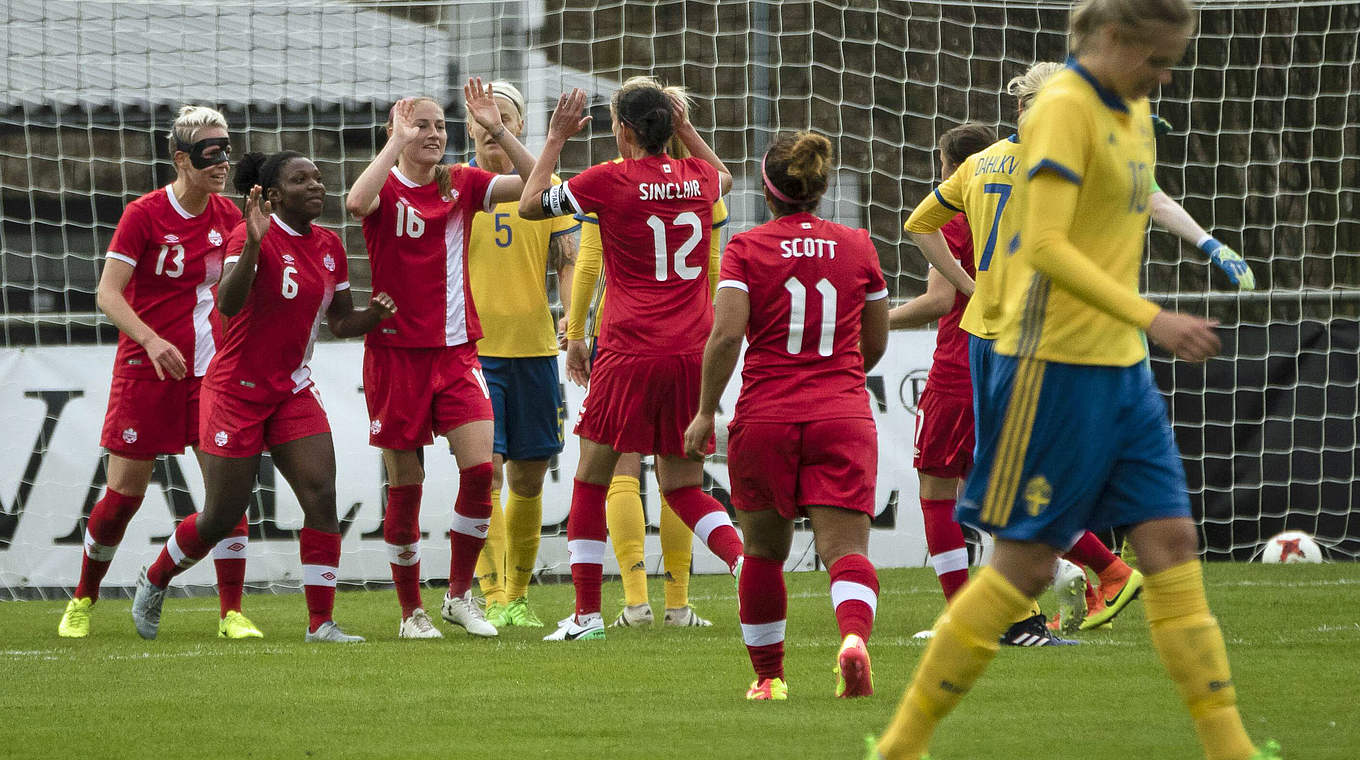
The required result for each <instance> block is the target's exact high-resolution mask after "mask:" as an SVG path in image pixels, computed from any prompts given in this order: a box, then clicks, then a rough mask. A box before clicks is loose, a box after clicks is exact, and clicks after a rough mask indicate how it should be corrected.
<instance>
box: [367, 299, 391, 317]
mask: <svg viewBox="0 0 1360 760" xmlns="http://www.w3.org/2000/svg"><path fill="white" fill-rule="evenodd" d="M368 310H369V311H371V312H373V313H374V314H377V315H378V319H387V318H388V317H390V316H392V315H393V314H396V313H397V303H396V301H393V300H392V296H389V295H387V294H386V293H374V294H373V297H372V298H371V299H369V301H368Z"/></svg>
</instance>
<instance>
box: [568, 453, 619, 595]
mask: <svg viewBox="0 0 1360 760" xmlns="http://www.w3.org/2000/svg"><path fill="white" fill-rule="evenodd" d="M608 494H609V486H607V485H596V484H595V483H585V482H582V481H581V480H579V479H578V480H575V481H574V483H573V485H572V489H571V512H570V513H569V514H568V516H567V553H568V555H570V557H571V582H572V585H574V586H575V587H576V617H577V619H578V620H579V619H580V618H581V617H582V616H584V615H594V614H597V613H599V611H600V585H601V584H602V583H603V578H604V542H605V538H607V537H608V533H609V531H608V529H607V528H606V527H605V509H604V502H605V497H606V496H607V495H608Z"/></svg>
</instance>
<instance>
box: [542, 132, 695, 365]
mask: <svg viewBox="0 0 1360 760" xmlns="http://www.w3.org/2000/svg"><path fill="white" fill-rule="evenodd" d="M564 187H565V188H566V194H567V196H568V197H569V198H571V201H572V205H574V206H575V207H576V210H577V211H580V212H581V213H591V212H593V213H595V214H596V216H598V217H599V220H600V242H601V248H602V252H603V256H604V275H605V281H606V282H608V283H609V298H607V299H605V302H604V312H603V314H602V315H601V318H600V322H601V327H600V337H599V339H598V341H597V345H598V346H599V347H600V348H602V349H608V350H610V351H615V352H618V353H621V354H633V355H643V356H665V355H678V354H694V353H701V352H702V351H703V350H704V341H706V340H708V332H709V330H710V329H712V327H713V299H712V297H711V296H710V295H709V285H708V245H709V233H710V230H711V228H712V227H713V204H714V203H716V202H717V200H718V198H719V196H720V195H721V193H722V188H721V186H720V184H719V180H718V170H717V169H715V168H713V166H711V165H710V164H709V163H708V162H706V161H704V160H703V159H701V158H694V157H690V158H671V157H670V156H667V155H666V154H664V153H663V154H660V155H656V156H647V157H645V158H638V159H626V160H624V161H621V162H619V163H613V162H610V163H606V164H599V165H597V166H592V167H591V168H589V169H587V170H585V171H583V172H581V173H580V174H578V175H576V176H575V177H572V178H571V179H570V180H568V181H567V183H566V185H565V186H564Z"/></svg>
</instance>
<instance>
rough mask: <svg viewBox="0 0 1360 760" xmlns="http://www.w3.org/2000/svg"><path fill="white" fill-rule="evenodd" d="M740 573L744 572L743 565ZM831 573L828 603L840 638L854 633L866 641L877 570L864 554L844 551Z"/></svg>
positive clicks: (870, 627)
mask: <svg viewBox="0 0 1360 760" xmlns="http://www.w3.org/2000/svg"><path fill="white" fill-rule="evenodd" d="M741 573H742V575H743V576H744V575H746V568H745V567H743V568H742V571H741ZM828 573H830V575H831V606H832V607H834V608H835V610H836V624H837V625H838V626H840V629H841V638H845V637H846V636H849V635H850V634H852V633H853V634H855V635H856V636H859V637H860V638H861V639H863V640H865V641H868V640H869V634H870V633H871V632H872V631H873V630H874V613H875V612H876V611H877V610H878V573H876V572H874V566H873V565H872V564H871V563H870V562H869V558H868V557H865V556H864V555H863V554H847V555H845V556H844V557H841V558H840V559H838V560H836V564H834V565H832V566H831V567H830V568H829V569H828Z"/></svg>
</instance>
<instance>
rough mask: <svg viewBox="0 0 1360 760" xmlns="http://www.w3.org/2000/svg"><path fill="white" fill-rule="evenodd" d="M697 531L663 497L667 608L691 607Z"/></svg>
mask: <svg viewBox="0 0 1360 760" xmlns="http://www.w3.org/2000/svg"><path fill="white" fill-rule="evenodd" d="M693 554H694V533H693V532H692V531H690V529H689V526H688V525H685V521H684V520H681V519H680V516H679V515H677V514H675V511H674V510H672V509H671V505H669V504H667V503H666V497H664V496H663V497H661V558H662V561H663V562H664V563H665V565H666V609H668V610H678V609H680V608H681V607H688V606H689V563H690V560H691V559H692V558H693V557H692V556H691V555H693Z"/></svg>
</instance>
